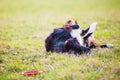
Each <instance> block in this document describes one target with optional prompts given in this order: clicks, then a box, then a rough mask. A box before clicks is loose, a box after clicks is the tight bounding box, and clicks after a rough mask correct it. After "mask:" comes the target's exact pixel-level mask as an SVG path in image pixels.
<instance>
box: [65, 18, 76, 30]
mask: <svg viewBox="0 0 120 80" xmlns="http://www.w3.org/2000/svg"><path fill="white" fill-rule="evenodd" d="M73 25H78V23H77V20H73V19H72V20H68V21H67V22H66V23H65V24H64V25H63V28H64V29H65V30H66V31H68V32H70V31H71V30H72V27H71V26H73Z"/></svg>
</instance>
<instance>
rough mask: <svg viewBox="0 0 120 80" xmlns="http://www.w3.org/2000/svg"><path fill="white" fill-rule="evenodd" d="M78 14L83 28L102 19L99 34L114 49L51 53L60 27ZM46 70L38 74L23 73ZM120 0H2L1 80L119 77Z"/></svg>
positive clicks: (108, 79)
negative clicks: (47, 44)
mask: <svg viewBox="0 0 120 80" xmlns="http://www.w3.org/2000/svg"><path fill="white" fill-rule="evenodd" d="M72 18H74V19H77V20H78V23H79V24H80V25H81V27H82V28H83V29H85V28H87V27H88V26H89V25H90V24H91V23H92V22H94V21H96V22H98V26H97V29H96V32H95V37H96V38H97V39H98V40H99V41H100V42H101V44H105V43H112V44H114V46H115V48H113V49H99V48H98V49H93V50H92V53H91V55H90V56H87V55H80V56H76V55H73V54H71V55H68V54H56V53H48V52H45V48H44V40H45V38H46V37H47V36H48V35H49V34H50V33H51V32H52V31H53V29H54V28H57V27H62V25H63V24H64V23H65V22H66V21H67V20H69V19H72ZM29 70H40V71H43V73H41V74H39V75H36V76H24V75H22V72H24V71H29ZM119 79H120V0H24V1H23V0H1V1H0V80H119Z"/></svg>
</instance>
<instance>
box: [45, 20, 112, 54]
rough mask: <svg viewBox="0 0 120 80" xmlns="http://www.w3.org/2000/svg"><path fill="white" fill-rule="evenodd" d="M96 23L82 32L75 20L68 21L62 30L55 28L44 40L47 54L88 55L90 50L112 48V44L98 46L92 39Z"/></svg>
mask: <svg viewBox="0 0 120 80" xmlns="http://www.w3.org/2000/svg"><path fill="white" fill-rule="evenodd" d="M96 25H97V23H93V24H91V25H90V27H89V28H87V29H86V30H82V29H81V27H80V26H79V25H78V23H77V21H76V20H68V21H67V22H66V23H65V24H64V25H63V27H62V28H56V29H54V30H53V32H52V33H51V34H50V35H49V36H48V37H47V38H46V40H45V48H46V51H47V52H57V53H64V52H70V51H73V53H75V54H81V53H89V52H90V49H91V48H96V47H101V48H105V47H113V45H112V44H105V45H100V44H98V43H97V42H96V39H94V35H93V32H94V30H95V28H96Z"/></svg>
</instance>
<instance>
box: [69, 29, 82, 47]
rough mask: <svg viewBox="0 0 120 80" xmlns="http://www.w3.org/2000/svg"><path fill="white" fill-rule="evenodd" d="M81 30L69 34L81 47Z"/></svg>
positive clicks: (74, 30)
mask: <svg viewBox="0 0 120 80" xmlns="http://www.w3.org/2000/svg"><path fill="white" fill-rule="evenodd" d="M80 33H81V30H80V29H73V30H72V31H71V32H70V34H71V36H72V37H73V38H76V39H77V40H78V42H79V43H80V45H83V38H82V36H81V35H80Z"/></svg>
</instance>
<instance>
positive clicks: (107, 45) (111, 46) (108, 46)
mask: <svg viewBox="0 0 120 80" xmlns="http://www.w3.org/2000/svg"><path fill="white" fill-rule="evenodd" d="M100 47H101V48H113V47H114V45H113V44H104V45H100Z"/></svg>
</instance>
